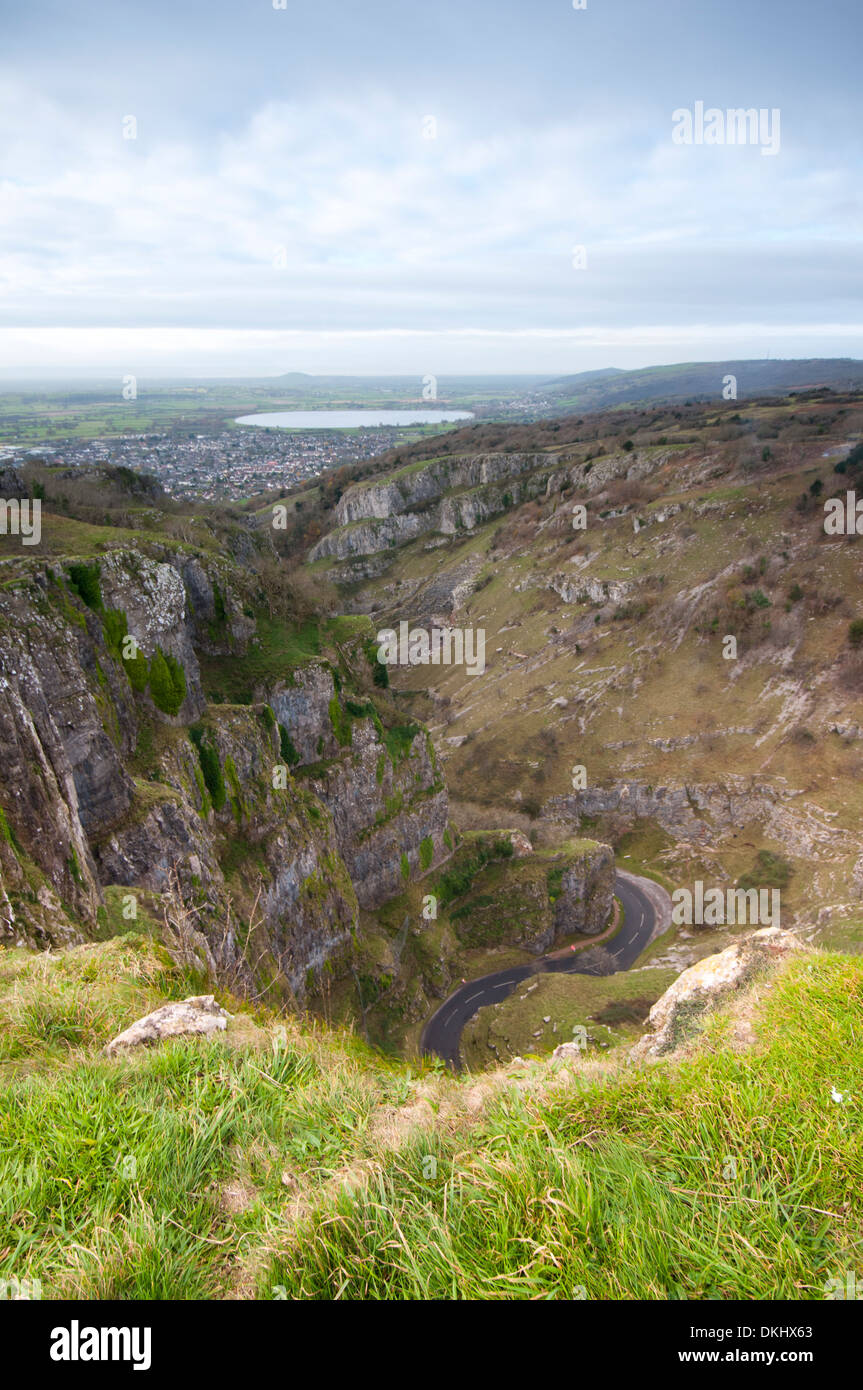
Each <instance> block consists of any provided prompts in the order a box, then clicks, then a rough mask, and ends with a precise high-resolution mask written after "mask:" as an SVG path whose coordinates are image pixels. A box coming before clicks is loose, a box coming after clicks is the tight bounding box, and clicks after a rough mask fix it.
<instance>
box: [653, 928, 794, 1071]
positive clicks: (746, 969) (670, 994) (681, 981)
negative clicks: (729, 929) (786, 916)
mask: <svg viewBox="0 0 863 1390" xmlns="http://www.w3.org/2000/svg"><path fill="white" fill-rule="evenodd" d="M807 949H808V948H807V947H806V946H805V945H804V944H803V943H802V942H801V941H799V940H798V939H797V937H795V936H792V934H791V933H790V932H787V931H782V930H781V928H779V927H763V928H762V929H761V930H760V931H756V932H753V933H752V934H751V935H750V936H746V937H743V938H742V939H740V940H739V941H735V942H734V944H733V946H729V947H728V948H727V949H726V950H724V951H720V952H719V953H718V954H717V955H715V956H705V957H704V959H703V960H700V961H697V962H696V963H695V965H691V966H690V967H689V969H688V970H684V972H683V974H682V975H679V976H678V978H677V979H676V980H675V981H674V984H673V985H670V986H669V988H668V989H667V990H666V991H665V993H664V994H663V995H662V996H661V997H660V998H659V999H657V1001H656V1003H655V1004H654V1005H653V1008H652V1009H651V1010H650V1013H649V1014H648V1027H649V1028H650V1029H651V1032H650V1033H648V1034H646V1035H645V1036H644V1037H643V1038H641V1039H639V1041H638V1042H637V1043H636V1044H635V1046H634V1047H633V1049H632V1051H631V1053H630V1057H631V1058H633V1059H635V1058H642V1057H658V1056H659V1055H660V1054H662V1053H663V1052H670V1051H671V1050H672V1048H674V1047H675V1046H676V1045H677V1044H678V1043H680V1042H682V1041H683V1035H684V1030H685V1025H687V1024H690V1023H692V1022H693V1021H694V1020H695V1019H696V1018H697V1016H698V1015H699V1014H702V1013H704V1012H706V1011H707V1010H709V1009H710V1008H712V1007H713V1006H714V1005H715V1004H717V1003H720V1002H722V1001H724V1000H725V998H726V997H728V996H730V995H731V994H732V993H733V992H734V991H735V990H737V989H739V988H740V987H741V986H742V985H744V984H746V983H747V982H748V981H749V980H750V979H751V978H752V976H753V975H755V974H756V972H758V971H759V970H762V969H763V968H764V967H765V966H769V965H770V964H772V963H774V962H776V961H779V960H781V959H782V958H783V957H785V956H787V955H788V954H789V953H790V952H792V951H805V950H807Z"/></svg>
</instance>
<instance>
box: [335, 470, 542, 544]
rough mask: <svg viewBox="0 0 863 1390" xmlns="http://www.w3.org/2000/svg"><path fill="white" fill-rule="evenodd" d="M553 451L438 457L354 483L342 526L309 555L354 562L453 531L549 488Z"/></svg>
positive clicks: (340, 515)
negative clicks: (372, 480) (380, 477)
mask: <svg viewBox="0 0 863 1390" xmlns="http://www.w3.org/2000/svg"><path fill="white" fill-rule="evenodd" d="M557 462H558V461H557V458H556V457H555V456H554V455H548V454H480V455H475V456H470V457H465V458H455V459H435V460H432V462H430V463H428V464H425V465H423V466H422V467H419V468H412V469H408V470H403V471H402V472H401V473H395V474H393V475H392V476H391V477H390V478H388V479H384V480H383V481H381V482H377V483H365V484H360V485H358V486H356V487H352V488H349V489H348V491H347V492H346V493H345V495H344V497H342V498H341V500H340V501H339V504H338V507H337V509H336V519H337V522H338V525H337V527H336V529H335V530H333V531H331V532H330V533H329V534H328V535H326V536H323V537H322V538H321V540H320V541H318V543H317V545H316V546H315V547H314V549H313V550H312V552H311V554H310V557H309V558H310V559H311V560H321V559H334V560H339V561H350V560H354V559H356V558H357V557H362V556H367V555H376V554H379V553H380V552H382V551H386V550H388V549H390V548H393V547H398V546H400V545H405V544H407V543H408V542H409V541H412V540H416V539H417V537H419V536H423V535H433V534H437V535H442V536H454V535H456V534H457V533H458V532H460V531H463V530H466V531H470V530H473V529H474V527H476V526H478V525H480V523H481V522H483V521H487V520H489V518H490V517H493V516H496V515H498V514H499V513H500V512H504V511H506V510H507V508H509V507H512V506H515V505H518V504H519V503H521V502H526V501H528V500H529V499H530V498H532V497H537V496H540V495H542V494H544V493H545V492H546V491H547V488H548V485H549V480H550V478H551V477H552V475H553V473H554V471H555V468H556V466H557Z"/></svg>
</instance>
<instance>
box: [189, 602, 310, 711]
mask: <svg viewBox="0 0 863 1390" xmlns="http://www.w3.org/2000/svg"><path fill="white" fill-rule="evenodd" d="M320 650H321V639H320V630H319V627H318V624H317V623H316V622H314V621H311V620H309V621H308V622H305V623H303V624H301V625H295V624H291V623H286V622H281V621H279V620H278V619H273V618H268V617H266V616H265V615H264V614H258V615H257V632H256V636H255V637H254V638H253V640H252V642H251V643H250V645H249V650H248V652H247V653H246V655H245V656H218V657H207V656H202V657H201V658H200V666H201V679H202V681H203V685H204V690H205V693H206V695H207V698H208V699H210V700H215V701H217V702H218V703H220V704H250V703H251V702H252V700H253V699H254V695H255V689H256V687H258V686H265V687H268V686H272V685H274V684H275V683H276V681H279V680H288V679H290V675H291V672H292V671H293V670H294V669H295V668H296V667H297V666H304V665H306V663H307V662H309V661H313V660H314V659H315V657H317V656H319V655H320Z"/></svg>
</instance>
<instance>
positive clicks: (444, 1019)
mask: <svg viewBox="0 0 863 1390" xmlns="http://www.w3.org/2000/svg"><path fill="white" fill-rule="evenodd" d="M614 891H615V893H616V895H617V897H618V898H619V899H620V901H621V903H622V904H623V913H624V918H623V926H622V927H621V929H620V931H618V932H617V933H616V935H615V936H613V937H611V938H610V940H609V941H608V943H607V944H602V945H597V946H586V947H583V948H580V949H579V950H578V951H573V952H571V953H570V952H568V951H566V952H564V953H563V954H562V955H559V954H557V955H550V956H539V957H538V958H537V960H535V961H531V963H530V964H529V965H516V966H513V967H512V968H511V969H509V970H498V971H496V972H495V974H493V975H482V976H480V978H479V979H478V980H471V981H470V982H469V983H468V984H466V985H462V986H461V987H460V988H459V989H457V990H456V991H455V993H454V994H451V995H450V996H449V998H448V999H446V1000H445V1001H444V1003H443V1004H441V1006H440V1008H439V1009H438V1010H437V1012H436V1013H434V1014H432V1016H431V1018H430V1019H429V1021H428V1023H427V1024H426V1026H425V1028H424V1029H423V1033H422V1037H421V1039H420V1051H421V1052H424V1053H436V1054H437V1056H438V1057H442V1058H443V1060H444V1061H445V1062H448V1063H449V1065H450V1066H451V1067H453V1068H454V1069H456V1070H458V1067H459V1055H458V1050H459V1042H460V1040H461V1034H462V1029H463V1028H464V1026H465V1024H466V1023H467V1021H468V1019H469V1018H472V1017H473V1015H474V1014H475V1013H476V1011H477V1009H482V1008H484V1007H485V1005H486V1004H499V1003H500V1001H501V999H506V998H507V996H508V995H510V994H512V992H513V990H514V989H515V987H516V985H520V984H521V982H522V980H527V979H529V978H530V976H531V975H539V974H542V973H543V972H545V971H552V972H553V973H556V974H564V975H614V974H616V973H617V972H618V971H619V970H628V969H629V967H630V966H631V965H633V964H634V962H635V960H636V959H637V957H638V956H640V955H641V952H642V951H643V950H644V948H645V946H646V945H647V944H648V942H649V941H650V940H651V938H652V936H653V930H654V927H655V925H656V912H655V909H654V905H653V903H652V902H651V901H650V899H649V898H648V897H647V894H646V893H645V892H644V891H643V890H642V889H640V888H639V887H638V886H637V885H636V884H635V883H633V882H632V880H631V879H628V878H623V876H622V875H621V874H618V875H617V877H616V879H615V885H614Z"/></svg>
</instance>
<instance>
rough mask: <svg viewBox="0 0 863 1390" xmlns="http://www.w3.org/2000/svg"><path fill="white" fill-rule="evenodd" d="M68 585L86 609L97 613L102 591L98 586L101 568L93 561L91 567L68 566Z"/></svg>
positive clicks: (100, 605)
mask: <svg viewBox="0 0 863 1390" xmlns="http://www.w3.org/2000/svg"><path fill="white" fill-rule="evenodd" d="M67 573H68V575H69V583H70V584H71V586H72V588H73V589H74V590H75V592H76V594H77V595H78V597H79V598H80V599H81V601H82V602H83V603H86V605H87V607H88V608H92V609H93V610H94V611H95V612H98V611H99V609H100V608H101V607H102V590H101V587H100V585H99V575H100V574H101V567H100V565H99V561H98V560H95V561H94V562H93V564H92V565H70V566H69V569H68V571H67Z"/></svg>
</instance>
